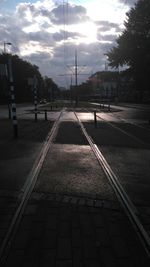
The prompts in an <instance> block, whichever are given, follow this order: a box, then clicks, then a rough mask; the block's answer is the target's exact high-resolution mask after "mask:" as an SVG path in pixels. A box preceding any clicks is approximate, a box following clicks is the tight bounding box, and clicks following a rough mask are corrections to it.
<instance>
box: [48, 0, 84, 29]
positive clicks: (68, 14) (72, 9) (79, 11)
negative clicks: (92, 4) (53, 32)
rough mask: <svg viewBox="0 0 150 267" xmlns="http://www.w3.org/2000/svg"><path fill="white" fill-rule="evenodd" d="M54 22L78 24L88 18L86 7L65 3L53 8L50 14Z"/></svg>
mask: <svg viewBox="0 0 150 267" xmlns="http://www.w3.org/2000/svg"><path fill="white" fill-rule="evenodd" d="M50 18H51V21H52V22H53V23H54V24H58V25H59V24H61V25H62V24H64V23H66V24H68V25H71V24H80V23H82V22H86V21H88V20H89V17H88V16H87V12H86V9H85V8H84V7H83V6H79V5H78V6H77V5H71V4H65V5H59V6H58V7H56V8H54V9H53V10H52V12H51V14H50Z"/></svg>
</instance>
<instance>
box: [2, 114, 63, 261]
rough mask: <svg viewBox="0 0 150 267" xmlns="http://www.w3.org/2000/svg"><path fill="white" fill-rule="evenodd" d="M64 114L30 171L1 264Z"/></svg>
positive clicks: (58, 119) (48, 136)
mask: <svg viewBox="0 0 150 267" xmlns="http://www.w3.org/2000/svg"><path fill="white" fill-rule="evenodd" d="M62 113H63V110H62V111H61V112H60V114H59V116H58V118H57V119H56V121H55V122H54V124H53V126H52V128H51V130H50V132H49V133H48V135H47V137H46V140H45V142H44V144H43V146H42V149H41V151H40V154H39V155H38V158H37V159H36V161H35V163H34V165H33V167H32V170H31V171H30V173H29V175H28V177H27V180H26V182H25V184H24V186H23V188H22V189H21V193H22V197H21V201H20V204H19V205H18V208H17V209H16V212H15V214H14V215H13V218H12V220H11V223H10V226H9V228H8V231H7V233H6V236H5V238H4V240H3V242H2V245H1V247H0V263H3V262H4V261H5V258H6V257H7V254H8V252H9V249H10V247H11V244H12V241H13V238H14V236H15V233H16V231H17V229H18V225H19V223H20V220H21V217H22V214H23V212H24V209H25V207H26V204H27V201H28V200H29V197H30V195H31V193H32V190H33V188H34V186H35V184H36V181H37V178H38V175H39V173H40V170H41V168H42V165H43V163H44V160H45V157H46V155H47V152H48V150H49V148H50V146H51V143H52V140H53V138H54V137H55V135H56V133H57V130H58V126H59V122H60V118H61V115H62Z"/></svg>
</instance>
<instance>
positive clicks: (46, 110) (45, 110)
mask: <svg viewBox="0 0 150 267" xmlns="http://www.w3.org/2000/svg"><path fill="white" fill-rule="evenodd" d="M45 121H47V110H45Z"/></svg>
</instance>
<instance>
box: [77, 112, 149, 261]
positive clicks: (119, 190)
mask: <svg viewBox="0 0 150 267" xmlns="http://www.w3.org/2000/svg"><path fill="white" fill-rule="evenodd" d="M75 115H76V117H77V120H78V121H79V124H80V127H81V129H82V132H83V133H84V135H85V137H86V139H87V141H88V143H89V145H90V146H91V148H92V150H93V152H94V154H95V156H96V158H97V160H98V162H99V164H100V165H101V166H102V168H103V170H104V172H105V174H106V176H107V178H108V180H109V182H110V183H111V185H112V187H113V189H114V191H115V193H116V195H117V197H118V200H119V201H120V203H121V205H122V207H123V208H124V211H125V213H126V214H127V216H128V217H129V219H130V221H131V223H132V225H133V227H134V228H135V231H136V233H137V234H138V236H139V238H140V240H141V242H142V244H143V246H144V248H145V250H146V252H147V254H148V256H149V257H150V237H149V235H148V233H147V231H146V230H145V228H144V227H143V224H142V223H141V221H140V220H139V218H138V211H137V209H136V207H135V205H134V204H133V203H132V201H131V199H130V198H129V196H128V195H127V193H126V192H125V190H124V189H123V187H122V185H121V184H120V182H119V179H118V177H117V176H116V174H115V173H114V172H113V170H112V169H111V167H110V165H109V164H108V162H107V161H106V159H105V158H104V156H103V155H102V153H101V151H100V150H99V148H98V147H97V145H96V144H95V143H94V141H93V140H92V138H91V137H90V136H89V135H88V133H87V131H86V129H85V127H84V125H83V124H82V122H81V121H80V119H79V118H78V116H77V114H76V113H75ZM111 125H112V124H111ZM117 128H118V127H117ZM119 130H120V129H119ZM124 133H125V134H127V133H126V132H124ZM131 137H132V138H133V136H131ZM136 140H137V141H138V142H142V141H141V140H138V139H137V138H136ZM142 143H143V142H142Z"/></svg>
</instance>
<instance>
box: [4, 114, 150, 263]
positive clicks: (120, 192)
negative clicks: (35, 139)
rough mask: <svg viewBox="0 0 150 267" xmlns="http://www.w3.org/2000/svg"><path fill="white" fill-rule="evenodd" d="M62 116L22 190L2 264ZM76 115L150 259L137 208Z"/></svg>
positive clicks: (6, 237)
mask: <svg viewBox="0 0 150 267" xmlns="http://www.w3.org/2000/svg"><path fill="white" fill-rule="evenodd" d="M62 114H63V111H62V112H61V113H60V116H59V118H58V119H57V121H56V122H55V123H54V125H53V127H52V130H51V132H50V133H49V135H48V136H47V140H46V142H45V144H44V145H43V149H42V151H41V153H40V156H39V158H38V160H37V161H36V163H35V165H34V167H33V169H32V171H31V173H30V175H29V177H28V179H27V181H26V183H25V185H24V187H23V188H22V199H21V202H20V204H19V206H18V208H17V210H16V212H15V214H14V216H13V219H12V222H11V224H10V227H9V230H8V232H7V234H6V236H5V238H4V241H3V243H2V246H1V248H0V259H1V263H4V262H5V260H6V258H7V255H8V253H9V250H10V248H11V244H12V242H13V239H14V237H15V234H16V232H17V229H18V227H19V223H20V221H21V218H22V215H23V212H24V210H25V207H26V205H27V203H28V200H29V198H30V196H31V193H32V191H33V188H34V186H35V184H36V181H37V178H38V175H39V173H40V170H41V168H42V165H43V162H44V160H45V157H46V155H47V152H48V150H49V148H50V146H51V143H52V142H53V139H54V137H55V136H56V134H57V131H58V128H59V124H60V120H61V116H62ZM74 114H75V117H76V120H77V122H78V124H79V125H80V128H81V130H82V133H83V134H84V136H85V138H86V140H87V141H88V143H89V145H90V147H91V149H92V151H93V153H94V155H95V157H96V158H97V160H98V162H99V164H100V166H101V167H102V169H103V171H104V173H105V175H106V176H107V179H108V180H109V182H110V184H111V186H112V187H113V190H114V191H115V193H116V195H117V198H118V200H119V202H120V203H121V205H122V207H123V209H124V211H125V213H126V214H127V216H128V218H129V219H130V221H131V223H132V226H133V227H134V229H135V231H136V233H137V235H138V236H139V239H140V241H141V243H142V245H143V247H144V249H145V251H146V253H147V255H148V257H150V238H149V236H148V234H147V232H146V231H145V229H144V227H143V225H142V223H141V222H140V220H139V218H138V211H137V209H136V207H135V206H134V204H133V203H132V201H131V200H130V198H129V196H128V195H127V194H126V192H125V191H124V189H123V187H122V186H121V184H120V183H119V179H118V177H117V175H115V173H114V172H113V170H112V169H111V167H110V166H109V164H108V162H107V161H106V159H105V158H104V156H103V155H102V153H101V151H100V150H99V148H98V146H97V145H96V144H95V143H94V141H93V140H92V138H91V137H90V136H89V134H88V133H87V131H86V129H85V127H84V125H83V124H82V122H81V121H80V119H79V117H78V115H77V113H75V112H74Z"/></svg>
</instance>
